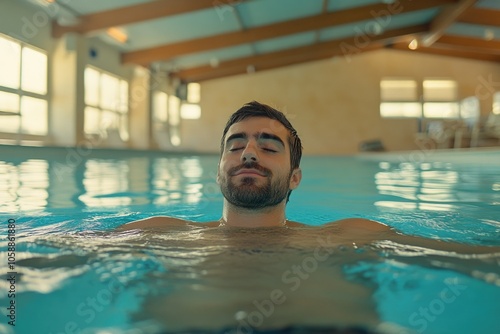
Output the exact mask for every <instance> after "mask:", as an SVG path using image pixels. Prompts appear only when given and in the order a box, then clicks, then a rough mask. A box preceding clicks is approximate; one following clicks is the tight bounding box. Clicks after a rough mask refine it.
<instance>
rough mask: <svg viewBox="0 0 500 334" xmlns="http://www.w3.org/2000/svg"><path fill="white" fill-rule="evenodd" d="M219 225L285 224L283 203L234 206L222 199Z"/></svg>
mask: <svg viewBox="0 0 500 334" xmlns="http://www.w3.org/2000/svg"><path fill="white" fill-rule="evenodd" d="M220 225H221V226H233V227H280V226H286V217H285V203H284V202H283V203H280V204H278V205H277V206H275V207H268V208H262V209H246V208H241V207H236V206H234V205H232V204H231V203H229V202H227V201H226V200H224V208H223V210H222V218H221V219H220Z"/></svg>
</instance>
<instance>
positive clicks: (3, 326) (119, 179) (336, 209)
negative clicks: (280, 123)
mask: <svg viewBox="0 0 500 334" xmlns="http://www.w3.org/2000/svg"><path fill="white" fill-rule="evenodd" d="M0 153H1V155H0V212H1V214H0V220H1V221H2V226H1V229H0V233H1V235H2V239H1V241H0V247H1V249H0V251H1V252H2V253H1V254H2V258H1V261H2V266H1V268H2V275H3V276H7V278H9V277H11V274H9V273H10V272H15V275H14V276H15V284H14V288H15V297H9V289H12V284H11V282H9V281H7V280H2V283H1V284H0V305H1V306H2V308H1V309H2V322H1V323H0V332H2V333H4V332H5V333H54V334H55V333H58V334H59V333H163V332H177V333H180V332H182V333H190V332H194V331H195V330H197V331H198V332H200V333H203V332H217V333H233V332H234V333H249V332H255V333H257V332H258V330H264V329H268V328H273V329H277V328H285V327H286V328H294V329H296V330H297V331H298V329H297V328H304V326H305V327H309V328H310V327H311V326H323V327H326V328H334V327H342V326H359V327H361V328H367V329H373V330H377V331H379V332H381V333H385V332H387V333H472V332H476V333H499V332H500V320H498V314H500V304H499V303H498V300H500V264H499V263H500V262H499V261H500V258H499V256H498V255H496V256H494V255H492V256H489V257H472V256H454V255H453V254H440V253H432V252H428V251H423V250H421V249H410V248H404V247H403V248H401V247H400V248H398V247H399V246H398V247H395V248H394V247H393V246H391V247H392V248H391V247H385V248H384V247H382V248H380V247H379V248H376V247H375V248H367V249H357V248H356V247H347V248H346V247H336V248H335V249H334V250H332V251H331V252H329V253H328V254H329V257H328V258H327V259H325V260H321V261H319V260H318V258H315V259H316V262H311V261H313V260H311V256H312V255H311V254H313V252H314V250H315V249H316V248H318V247H320V245H321V243H318V242H319V241H318V240H320V239H319V238H321V237H324V235H323V236H322V235H320V234H317V235H316V234H314V233H309V234H302V232H293V231H286V232H283V231H267V232H266V233H262V232H261V231H260V232H259V231H254V232H252V233H254V234H251V235H248V233H249V232H248V231H242V232H241V233H240V232H238V233H234V234H227V233H226V232H227V231H220V230H217V229H216V230H213V231H205V230H203V229H201V230H200V229H185V230H180V231H176V232H172V233H169V234H159V233H142V234H140V233H135V232H134V233H115V232H113V229H114V228H115V227H117V226H119V225H121V224H124V223H127V222H130V221H133V220H137V219H140V218H144V217H149V216H152V215H170V216H175V217H180V218H185V219H188V220H193V221H199V222H204V221H209V220H214V219H218V218H220V212H221V209H222V196H221V195H220V193H219V189H218V186H217V184H216V182H215V175H216V168H217V162H218V156H215V155H213V156H212V155H182V154H165V153H159V152H134V151H113V150H86V149H59V148H17V147H9V146H5V147H1V148H0ZM416 153H420V154H416ZM301 167H302V169H303V174H304V177H303V181H302V184H301V185H300V187H299V188H298V189H297V190H296V191H294V192H293V193H292V195H291V199H290V203H289V204H288V206H287V217H288V219H290V220H296V221H300V222H303V223H306V224H308V225H317V226H320V225H323V224H325V223H327V222H331V221H335V220H338V219H342V218H348V217H363V218H369V219H374V220H377V221H380V222H383V223H385V224H387V225H390V226H392V227H395V228H397V229H398V230H400V231H402V232H404V233H406V234H411V235H417V236H422V237H427V238H433V239H441V240H448V241H454V242H459V243H464V244H469V245H496V246H500V152H499V151H496V150H487V151H478V152H458V153H457V152H444V153H443V152H440V153H438V152H408V153H393V154H385V155H383V154H382V155H365V156H359V157H307V156H306V157H305V158H303V162H302V166H301ZM9 222H11V223H12V224H14V225H12V226H11V228H10V230H13V229H14V230H15V231H11V232H12V233H11V236H13V233H14V232H15V262H14V263H13V265H14V267H12V268H9V267H8V265H7V264H8V263H9V259H10V254H8V253H9V252H8V247H9V244H8V242H9V240H8V236H9V227H8V223H9ZM13 226H15V228H14V227H13ZM249 240H251V242H249ZM294 240H296V241H297V242H296V243H294ZM325 249H326V248H325ZM390 249H392V251H391V250H390ZM327 250H328V249H327ZM307 261H309V262H307ZM11 262H12V261H11ZM296 265H301V266H303V267H304V268H308V267H307V266H308V265H309V266H310V269H311V270H310V271H308V272H307V273H308V274H307V277H306V276H305V274H304V276H300V275H298V274H297V275H295V272H290V273H289V270H290V268H294V266H296ZM294 275H295V276H294ZM294 288H296V289H294ZM275 290H279V291H281V292H283V295H282V296H281V298H278V296H277V295H275V296H274V297H276V298H274V299H276V301H283V303H274V304H268V303H267V301H269V300H272V299H273V298H272V296H271V295H270V294H271V293H272V292H273V291H275ZM12 300H14V301H15V305H16V307H15V315H16V318H15V325H16V326H15V327H14V326H11V325H10V324H9V323H8V322H9V321H11V320H9V317H8V315H9V312H10V313H12V312H11V311H10V310H9V309H7V307H8V306H9V305H10V304H9V303H11V302H12ZM284 300H286V301H284ZM266 305H267V306H266ZM266 307H267V309H266ZM271 308H272V309H271ZM268 314H269V315H268ZM290 326H291V327H290ZM301 326H302V327H301Z"/></svg>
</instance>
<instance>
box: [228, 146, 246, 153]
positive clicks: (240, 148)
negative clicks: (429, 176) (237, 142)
mask: <svg viewBox="0 0 500 334" xmlns="http://www.w3.org/2000/svg"><path fill="white" fill-rule="evenodd" d="M242 149H243V147H236V148H231V149H229V152H234V151H238V150H242Z"/></svg>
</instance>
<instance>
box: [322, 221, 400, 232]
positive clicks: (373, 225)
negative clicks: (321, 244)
mask: <svg viewBox="0 0 500 334" xmlns="http://www.w3.org/2000/svg"><path fill="white" fill-rule="evenodd" d="M323 226H324V227H338V228H341V229H343V230H348V231H349V230H353V231H354V230H364V231H372V232H387V231H391V227H390V226H387V225H385V224H382V223H379V222H376V221H374V220H369V219H364V218H346V219H341V220H337V221H334V222H330V223H326V224H325V225H323Z"/></svg>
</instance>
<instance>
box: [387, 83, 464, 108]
mask: <svg viewBox="0 0 500 334" xmlns="http://www.w3.org/2000/svg"><path fill="white" fill-rule="evenodd" d="M380 98H381V103H380V115H381V116H382V117H387V118H408V117H410V118H420V117H425V118H458V117H460V108H459V103H458V101H457V100H458V94H457V83H456V82H455V81H453V80H449V79H425V80H423V81H422V83H418V82H417V81H416V80H413V79H409V78H386V79H383V80H381V82H380Z"/></svg>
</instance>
